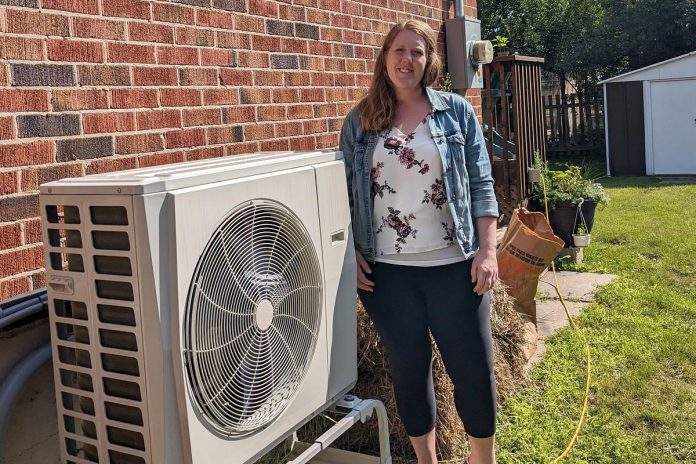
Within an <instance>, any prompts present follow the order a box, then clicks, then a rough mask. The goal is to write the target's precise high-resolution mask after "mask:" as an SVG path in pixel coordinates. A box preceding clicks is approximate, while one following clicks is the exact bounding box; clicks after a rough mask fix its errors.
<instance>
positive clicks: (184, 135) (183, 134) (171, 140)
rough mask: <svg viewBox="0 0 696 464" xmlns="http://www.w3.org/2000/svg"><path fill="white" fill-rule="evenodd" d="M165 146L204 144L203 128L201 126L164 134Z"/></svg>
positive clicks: (176, 146)
mask: <svg viewBox="0 0 696 464" xmlns="http://www.w3.org/2000/svg"><path fill="white" fill-rule="evenodd" d="M164 139H165V141H166V145H167V148H184V147H196V146H201V145H205V130H204V129H202V128H195V129H184V130H180V131H172V132H167V133H165V134H164Z"/></svg>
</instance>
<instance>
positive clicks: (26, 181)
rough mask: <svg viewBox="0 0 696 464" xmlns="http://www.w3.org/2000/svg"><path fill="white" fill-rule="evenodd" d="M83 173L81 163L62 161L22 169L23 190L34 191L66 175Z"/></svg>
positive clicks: (76, 175)
mask: <svg viewBox="0 0 696 464" xmlns="http://www.w3.org/2000/svg"><path fill="white" fill-rule="evenodd" d="M81 175H82V164H81V163H60V164H56V165H53V166H44V167H39V168H30V169H25V170H23V171H22V191H23V192H32V191H35V190H38V189H39V185H41V184H45V183H46V182H52V181H54V180H58V179H64V178H66V177H80V176H81Z"/></svg>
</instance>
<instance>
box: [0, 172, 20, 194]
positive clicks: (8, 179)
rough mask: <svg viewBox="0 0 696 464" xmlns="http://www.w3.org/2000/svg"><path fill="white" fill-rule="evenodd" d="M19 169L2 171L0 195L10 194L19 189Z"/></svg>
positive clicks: (0, 173) (0, 174)
mask: <svg viewBox="0 0 696 464" xmlns="http://www.w3.org/2000/svg"><path fill="white" fill-rule="evenodd" d="M18 178H19V176H18V171H9V172H0V195H10V194H12V193H17V192H18V191H19V189H18V185H19V183H18V182H17V180H18Z"/></svg>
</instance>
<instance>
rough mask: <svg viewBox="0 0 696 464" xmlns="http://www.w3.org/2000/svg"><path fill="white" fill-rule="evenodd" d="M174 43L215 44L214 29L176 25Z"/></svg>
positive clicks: (202, 45) (203, 45)
mask: <svg viewBox="0 0 696 464" xmlns="http://www.w3.org/2000/svg"><path fill="white" fill-rule="evenodd" d="M199 16H200V14H199ZM176 43H177V44H180V45H197V46H201V47H213V46H214V45H215V31H210V30H208V29H194V28H192V27H177V28H176Z"/></svg>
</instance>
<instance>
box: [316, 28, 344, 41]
mask: <svg viewBox="0 0 696 464" xmlns="http://www.w3.org/2000/svg"><path fill="white" fill-rule="evenodd" d="M319 32H320V34H321V40H324V41H327V42H340V41H341V30H340V29H337V28H335V27H322V28H321V29H319Z"/></svg>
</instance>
